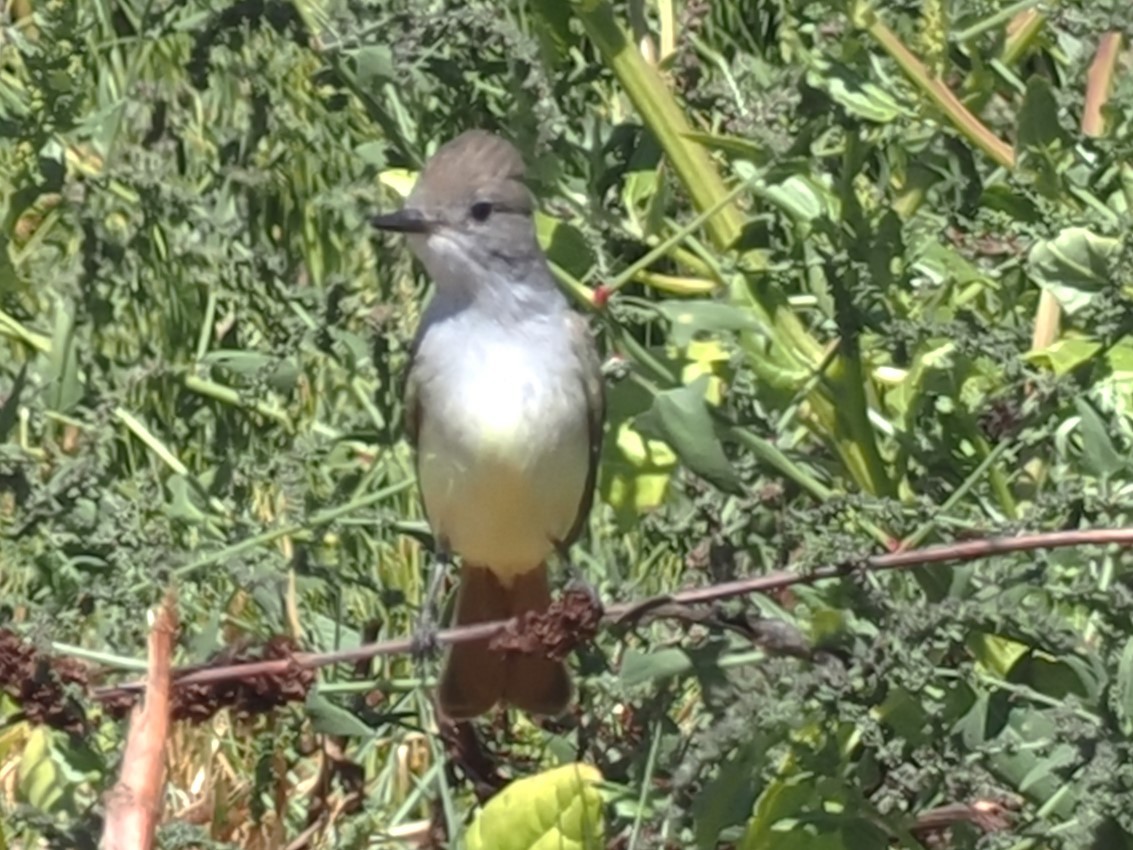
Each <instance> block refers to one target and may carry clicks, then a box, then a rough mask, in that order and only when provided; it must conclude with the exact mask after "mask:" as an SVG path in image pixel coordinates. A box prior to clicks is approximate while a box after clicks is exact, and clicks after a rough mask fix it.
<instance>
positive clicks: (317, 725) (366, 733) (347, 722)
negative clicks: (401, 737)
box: [305, 691, 374, 738]
mask: <svg viewBox="0 0 1133 850" xmlns="http://www.w3.org/2000/svg"><path fill="white" fill-rule="evenodd" d="M305 708H306V710H307V716H308V717H310V718H311V725H312V727H313V728H314V730H315V731H316V732H319V733H321V734H323V735H342V736H344V737H353V738H370V737H372V736H373V734H374V730H373V729H371V728H370V727H369V726H367V725H366V724H365V723H363V722H362V721H361V720H359V719H358V718H357V717H355V716H354V715H353V714H351V713H350V712H349V711H347V710H346V709H344V708H339V707H338V706H337V705H335V704H334V703H333V702H331V701H330V700H329V699H327V698H326V697H324V696H322V695H320V694H319V692H318V691H311V692H310V693H309V694H308V695H307V703H306V706H305Z"/></svg>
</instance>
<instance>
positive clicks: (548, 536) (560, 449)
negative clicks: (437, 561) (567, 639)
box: [417, 372, 589, 580]
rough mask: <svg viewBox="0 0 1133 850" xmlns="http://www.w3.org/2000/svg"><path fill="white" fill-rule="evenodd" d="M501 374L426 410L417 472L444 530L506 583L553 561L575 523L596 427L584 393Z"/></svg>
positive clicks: (456, 550)
mask: <svg viewBox="0 0 1133 850" xmlns="http://www.w3.org/2000/svg"><path fill="white" fill-rule="evenodd" d="M495 377H496V381H495V382H493V386H492V387H490V388H487V387H483V386H482V387H481V389H482V390H483V391H482V392H479V393H477V392H476V391H475V390H474V388H473V387H470V386H465V390H466V392H465V393H464V394H462V396H463V397H462V398H459V399H450V400H449V403H448V404H447V405H444V407H445V411H444V413H441V412H440V411H438V412H437V414H436V415H429V414H426V415H425V416H423V419H422V423H421V433H420V435H419V439H418V463H417V469H418V478H419V483H420V487H421V493H422V497H423V501H424V505H425V511H426V514H427V515H428V518H429V523H430V525H431V526H432V529H433V532H434V534H436V535H437V537H438V538H439V539H440V540H441V541H442V542H444V543H447V545H448V547H449V549H450V551H451V552H452V553H453V554H455V555H458V556H460V557H461V558H462V559H464V560H465V561H466V562H469V563H474V564H478V565H481V566H485V567H489V568H491V569H492V570H494V571H495V572H496V573H497V574H499V575H500V577H501V578H503V579H505V580H506V579H507V577H508V576H512V575H515V574H517V573H523V572H527V571H529V570H532V569H534V568H535V567H537V566H538V565H539V564H541V563H543V561H544V560H545V559H546V558H547V557H548V556H549V555H551V554H552V553H553V552H554V549H555V542H556V541H561V540H563V539H564V538H565V537H566V535H567V534H568V533H569V531H570V530H571V527H572V526H573V525H574V522H575V518H576V516H577V514H578V509H579V505H580V503H581V501H582V496H583V488H584V487H585V486H586V479H587V468H588V464H589V432H588V426H587V417H586V408H585V401H584V400H583V399H582V398H581V397H580V396H574V395H572V394H564V393H561V392H556V391H554V390H553V389H551V388H546V387H541V388H539V389H538V390H537V391H534V392H532V389H531V386H530V384H529V385H528V386H527V387H526V388H524V387H523V386H522V384H516V385H515V387H514V389H513V388H511V385H510V384H509V382H508V381H507V380H506V377H507V376H506V374H505V375H500V374H499V373H498V372H497V373H496V375H495ZM501 378H503V379H504V380H503V381H502V383H501V381H500V379H501Z"/></svg>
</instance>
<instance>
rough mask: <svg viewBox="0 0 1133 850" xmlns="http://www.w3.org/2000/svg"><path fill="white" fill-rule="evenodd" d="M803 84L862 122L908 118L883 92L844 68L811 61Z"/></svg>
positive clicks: (891, 98)
mask: <svg viewBox="0 0 1133 850" xmlns="http://www.w3.org/2000/svg"><path fill="white" fill-rule="evenodd" d="M806 81H807V84H808V85H810V86H813V87H814V88H816V89H819V90H820V91H824V92H826V93H827V94H828V95H830V98H831V99H832V100H833V101H834V102H835V103H837V104H839V105H840V106H841V107H842V108H843V109H845V110H846V111H847V112H848V113H850V114H851V115H856V116H857V117H859V118H864V119H865V120H866V121H874V122H877V123H882V124H886V123H889V122H890V121H895V120H896V119H897V118H900V117H901V116H903V115H908V112H907V110H905V109H904V108H903V107H902V106H901V104H899V103H898V102H897V101H896V100H895V99H894V98H893V97H892V96H891V95H890V94H889V93H888V92H887V91H885V90H884V89H883V88H881V87H880V86H878V85H877V84H876V83H872V82H870V81H869V79H868V78H866V77H864V76H862V75H861V74H859V73H857V72H856V71H854V70H851V69H850V68H849V67H847V66H845V65H840V64H835V63H833V62H827V61H825V60H822V59H818V60H815V61H814V62H813V67H812V68H810V69H809V70H808V71H807V74H806Z"/></svg>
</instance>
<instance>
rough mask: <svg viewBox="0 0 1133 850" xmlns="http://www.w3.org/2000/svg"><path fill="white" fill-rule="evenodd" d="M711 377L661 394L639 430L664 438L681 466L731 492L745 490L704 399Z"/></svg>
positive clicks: (642, 416) (638, 420)
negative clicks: (717, 432)
mask: <svg viewBox="0 0 1133 850" xmlns="http://www.w3.org/2000/svg"><path fill="white" fill-rule="evenodd" d="M707 387H708V376H707V375H702V376H701V377H699V378H697V379H696V380H695V381H693V382H692V383H691V384H688V385H686V386H683V387H678V388H676V389H671V390H663V391H662V392H659V393H657V395H656V396H654V399H653V406H652V407H651V408H650V409H649V410H648V411H646V412H645V413H644V414H642V415H641V416H639V417H638V418H637V425H638V428H639V430H640V429H644V430H645V431H647V432H649V433H652V434H653V435H655V436H658V437H660V438H661V439H663V440H664V441H665V442H667V443H668V444H669V445H670V446H672V448H673V451H675V452H676V453H677V457H679V458H680V460H681V463H683V464H684V465H685V466H687V467H688V468H689V469H690V470H691V471H692V472H695V473H696V474H697V475H700V476H702V477H703V478H706V479H707V480H708V481H710V482H711V483H712V484H714V485H715V486H716V487H718V488H720V489H721V490H723V491H725V492H728V493H740V492H742V490H743V488H742V486H741V485H740V480H739V478H738V477H737V476H736V473H735V470H734V469H732V464H731V462H730V461H729V460H728V457H727V455H725V454H724V448H723V446H722V445H721V443H720V439H719V437H717V436H716V429H715V426H714V424H713V422H712V415H711V414H710V413H709V411H708V404H707V402H706V401H705V398H704V392H705V389H706V388H707Z"/></svg>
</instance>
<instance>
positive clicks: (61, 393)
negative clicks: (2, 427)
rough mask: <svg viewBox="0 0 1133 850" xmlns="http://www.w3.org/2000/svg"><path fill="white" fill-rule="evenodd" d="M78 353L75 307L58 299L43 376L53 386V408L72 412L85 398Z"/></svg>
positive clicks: (51, 394)
mask: <svg viewBox="0 0 1133 850" xmlns="http://www.w3.org/2000/svg"><path fill="white" fill-rule="evenodd" d="M78 352H79V349H78V341H77V340H76V339H75V327H74V315H73V307H72V305H71V304H68V303H66V302H63V301H61V300H60V301H56V305H55V330H54V333H52V335H51V352H50V354H48V356H47V361H48V368H47V372H46V374H45V376H44V377H45V378H46V380H47V381H48V382H49V383H50V385H51V390H50V395H49V399H50V404H51V407H52V409H53V410H56V411H58V412H60V413H67V412H68V411H70V410H71V409H72V408H73V407H74V406H75V405H76V404H78V402H79V399H80V398H82V394H83V388H82V384H81V382H80V379H79V354H78Z"/></svg>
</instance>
